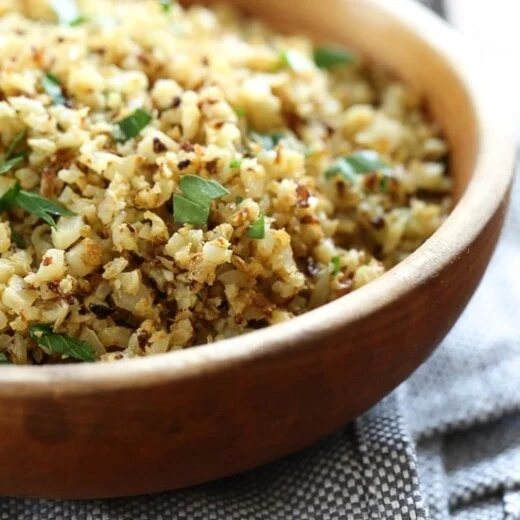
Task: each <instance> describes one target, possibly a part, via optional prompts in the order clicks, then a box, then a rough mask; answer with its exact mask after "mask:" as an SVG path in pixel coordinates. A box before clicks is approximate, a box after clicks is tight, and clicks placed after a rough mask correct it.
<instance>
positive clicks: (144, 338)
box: [137, 330, 150, 348]
mask: <svg viewBox="0 0 520 520" xmlns="http://www.w3.org/2000/svg"><path fill="white" fill-rule="evenodd" d="M149 339H150V334H148V332H146V331H144V330H140V331H139V332H138V333H137V343H138V344H139V346H140V347H141V348H144V347H146V345H147V344H148V340H149Z"/></svg>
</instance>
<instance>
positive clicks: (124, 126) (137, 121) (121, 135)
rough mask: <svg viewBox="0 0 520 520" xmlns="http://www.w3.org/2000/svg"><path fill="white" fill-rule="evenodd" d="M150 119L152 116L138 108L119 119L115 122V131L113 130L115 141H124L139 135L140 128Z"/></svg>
mask: <svg viewBox="0 0 520 520" xmlns="http://www.w3.org/2000/svg"><path fill="white" fill-rule="evenodd" d="M151 120H152V116H151V115H150V114H149V113H148V112H145V111H144V110H141V109H140V108H138V109H137V110H135V111H134V112H133V113H132V114H130V115H129V116H127V117H125V118H124V119H121V121H118V123H117V131H116V132H114V138H115V139H116V141H120V142H123V143H124V142H125V141H128V139H132V137H136V136H137V135H139V133H140V132H141V130H142V129H143V128H144V127H145V126H146V125H147V124H148V123H149V122H150V121H151Z"/></svg>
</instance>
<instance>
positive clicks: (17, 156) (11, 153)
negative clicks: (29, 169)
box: [0, 129, 27, 175]
mask: <svg viewBox="0 0 520 520" xmlns="http://www.w3.org/2000/svg"><path fill="white" fill-rule="evenodd" d="M26 134H27V129H25V130H22V131H21V132H19V133H18V134H16V136H15V138H14V139H13V140H12V141H11V144H10V145H9V148H8V149H7V154H6V156H5V161H4V162H3V163H2V164H1V165H0V175H3V174H4V173H7V172H9V171H11V170H12V169H13V168H14V167H15V166H16V165H17V164H20V163H21V162H22V161H23V160H24V159H25V157H26V155H27V150H23V151H21V152H20V153H16V150H17V149H18V147H19V146H20V143H21V142H22V141H23V139H24V137H25V136H26Z"/></svg>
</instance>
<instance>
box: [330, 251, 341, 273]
mask: <svg viewBox="0 0 520 520" xmlns="http://www.w3.org/2000/svg"><path fill="white" fill-rule="evenodd" d="M340 262H341V258H340V257H339V255H336V256H333V257H332V258H331V260H330V264H331V272H332V276H336V275H338V274H339V272H340V270H341V267H340Z"/></svg>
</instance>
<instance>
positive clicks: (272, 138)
mask: <svg viewBox="0 0 520 520" xmlns="http://www.w3.org/2000/svg"><path fill="white" fill-rule="evenodd" d="M249 137H250V139H252V140H253V141H255V142H256V143H258V144H259V145H261V146H262V148H264V149H266V150H272V149H273V148H275V147H276V145H277V144H278V143H279V142H280V141H281V140H282V139H285V137H287V136H286V134H284V133H283V132H272V133H270V134H260V133H258V132H249Z"/></svg>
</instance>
